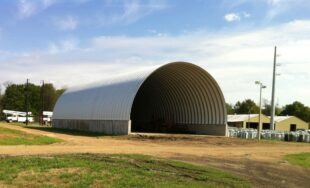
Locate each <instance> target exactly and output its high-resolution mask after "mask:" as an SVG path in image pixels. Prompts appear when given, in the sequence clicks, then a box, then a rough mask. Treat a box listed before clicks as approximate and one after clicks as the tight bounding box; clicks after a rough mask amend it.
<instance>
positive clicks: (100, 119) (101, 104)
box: [52, 62, 227, 135]
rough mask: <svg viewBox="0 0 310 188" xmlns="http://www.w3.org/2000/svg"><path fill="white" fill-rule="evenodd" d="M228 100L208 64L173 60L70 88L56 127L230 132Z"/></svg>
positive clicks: (57, 110)
mask: <svg viewBox="0 0 310 188" xmlns="http://www.w3.org/2000/svg"><path fill="white" fill-rule="evenodd" d="M226 122H227V115H226V108H225V100H224V97H223V94H222V91H221V89H220V87H219V86H218V84H217V82H216V81H215V79H214V78H213V77H212V76H211V75H210V74H209V73H208V72H206V71H205V70H204V69H202V68H200V67H198V66H196V65H194V64H191V63H186V62H174V63H169V64H166V65H163V66H160V67H154V68H151V69H148V70H144V71H142V72H136V73H134V74H129V75H125V76H122V77H118V78H117V79H110V80H106V81H103V82H101V83H97V84H93V85H88V86H86V87H80V88H75V89H69V90H67V91H66V92H65V93H64V94H63V95H62V96H61V97H60V98H59V100H58V101H57V103H56V105H55V108H54V115H53V123H52V125H53V127H56V128H65V129H78V130H86V131H91V132H101V133H106V134H129V133H130V132H131V131H142V132H180V133H194V134H212V135H225V134H226Z"/></svg>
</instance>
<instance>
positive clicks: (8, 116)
mask: <svg viewBox="0 0 310 188" xmlns="http://www.w3.org/2000/svg"><path fill="white" fill-rule="evenodd" d="M2 112H3V113H4V115H5V120H6V121H7V122H8V123H10V122H21V123H26V120H27V117H26V112H20V111H14V110H3V111H2ZM28 122H30V123H31V122H33V117H32V113H31V112H28Z"/></svg>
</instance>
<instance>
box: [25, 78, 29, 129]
mask: <svg viewBox="0 0 310 188" xmlns="http://www.w3.org/2000/svg"><path fill="white" fill-rule="evenodd" d="M28 82H29V79H28V78H27V82H26V87H25V103H26V104H25V106H26V110H25V111H26V125H28V111H29V106H28V105H29V102H28V93H29V91H28Z"/></svg>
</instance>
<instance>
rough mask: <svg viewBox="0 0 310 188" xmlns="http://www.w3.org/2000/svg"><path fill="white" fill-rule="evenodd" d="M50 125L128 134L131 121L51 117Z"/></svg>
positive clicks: (109, 133)
mask: <svg viewBox="0 0 310 188" xmlns="http://www.w3.org/2000/svg"><path fill="white" fill-rule="evenodd" d="M52 127H54V128H59V129H70V130H80V131H87V132H94V133H103V134H107V135H128V134H129V133H130V131H131V130H130V128H131V121H128V120H67V119H53V123H52Z"/></svg>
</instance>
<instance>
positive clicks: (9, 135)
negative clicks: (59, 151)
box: [0, 127, 63, 145]
mask: <svg viewBox="0 0 310 188" xmlns="http://www.w3.org/2000/svg"><path fill="white" fill-rule="evenodd" d="M62 141H63V140H61V139H58V138H51V137H48V136H43V135H34V134H29V133H26V132H23V131H19V130H13V129H8V128H4V127H0V145H45V144H53V143H57V142H62Z"/></svg>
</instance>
